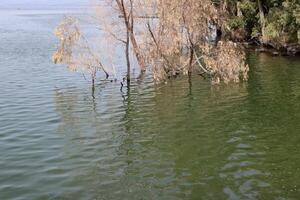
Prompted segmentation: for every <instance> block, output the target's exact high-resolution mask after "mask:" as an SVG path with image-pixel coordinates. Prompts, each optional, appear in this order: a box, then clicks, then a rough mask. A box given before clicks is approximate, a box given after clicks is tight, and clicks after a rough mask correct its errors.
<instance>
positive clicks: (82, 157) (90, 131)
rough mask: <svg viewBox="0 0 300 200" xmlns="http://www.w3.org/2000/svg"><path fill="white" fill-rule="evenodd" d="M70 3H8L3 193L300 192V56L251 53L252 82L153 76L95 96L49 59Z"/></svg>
mask: <svg viewBox="0 0 300 200" xmlns="http://www.w3.org/2000/svg"><path fill="white" fill-rule="evenodd" d="M67 11H68V12H69V10H67ZM65 12H66V11H59V12H58V11H53V10H51V11H45V10H43V11H41V10H39V11H28V10H27V11H26V12H25V13H24V12H21V11H9V12H8V11H1V12H0V152H1V156H0V199H1V200H6V199H18V200H21V199H26V200H27V199H108V200H112V199H128V200H134V199H139V200H140V199H147V200H148V199H153V200H154V199H155V200H157V199H164V200H167V199H170V200H175V199H195V200H198V199H205V200H207V199H278V200H282V199H299V196H300V60H299V58H298V59H297V58H291V57H286V58H284V57H269V56H267V55H265V54H255V53H249V56H248V57H249V58H248V60H249V64H250V68H251V71H250V79H249V82H248V83H244V84H229V85H219V86H211V85H210V84H209V82H208V81H205V80H203V79H202V78H201V77H193V79H192V81H191V82H189V81H188V80H187V79H186V78H181V79H178V80H175V81H172V82H169V83H168V84H166V85H154V83H153V82H152V81H151V79H149V78H146V79H145V80H144V81H142V82H137V81H133V85H132V87H131V88H130V90H127V89H126V88H124V89H123V91H122V92H121V91H120V84H119V83H118V82H116V83H108V84H104V83H101V84H99V85H98V86H97V88H96V93H95V99H93V98H92V97H91V92H90V91H91V88H90V83H88V82H87V81H86V80H85V79H84V78H83V77H82V76H81V74H76V73H71V72H68V71H67V70H66V68H64V67H60V66H55V65H53V64H52V63H51V54H52V52H53V51H54V50H55V44H56V39H55V38H54V36H53V34H52V32H53V28H54V27H55V25H56V24H57V23H58V22H59V20H60V19H61V18H62V16H63V14H64V13H65ZM121 65H122V63H120V66H121ZM135 75H136V76H137V74H135Z"/></svg>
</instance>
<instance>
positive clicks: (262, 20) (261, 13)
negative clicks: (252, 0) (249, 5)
mask: <svg viewBox="0 0 300 200" xmlns="http://www.w3.org/2000/svg"><path fill="white" fill-rule="evenodd" d="M257 4H258V9H259V19H260V25H261V34H262V38H261V42H262V43H265V42H267V38H266V31H265V28H266V19H265V14H264V10H263V6H262V3H261V1H260V0H257Z"/></svg>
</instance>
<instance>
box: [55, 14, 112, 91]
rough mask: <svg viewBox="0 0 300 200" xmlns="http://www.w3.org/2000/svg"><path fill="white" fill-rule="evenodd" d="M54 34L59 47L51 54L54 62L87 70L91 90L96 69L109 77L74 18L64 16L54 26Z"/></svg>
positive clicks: (71, 68)
mask: <svg viewBox="0 0 300 200" xmlns="http://www.w3.org/2000/svg"><path fill="white" fill-rule="evenodd" d="M55 35H56V37H57V38H58V39H59V47H58V48H57V50H56V52H55V53H54V54H53V56H52V60H53V62H54V63H55V64H65V65H67V66H68V68H69V69H70V70H71V71H82V72H88V73H89V74H90V76H91V80H92V86H93V87H92V88H93V91H94V86H95V79H96V75H97V72H98V71H103V72H104V73H105V75H106V77H107V78H108V77H109V73H108V70H107V69H106V68H105V67H104V65H103V64H102V62H101V60H100V58H99V57H98V56H97V55H96V54H95V52H94V51H92V49H91V48H90V46H89V43H88V41H87V39H86V38H85V37H84V35H83V34H82V33H81V31H80V28H79V26H78V21H77V20H76V19H75V18H73V17H65V19H64V20H63V21H62V22H61V24H60V25H59V26H58V27H57V28H56V30H55Z"/></svg>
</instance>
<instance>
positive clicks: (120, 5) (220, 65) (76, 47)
mask: <svg viewBox="0 0 300 200" xmlns="http://www.w3.org/2000/svg"><path fill="white" fill-rule="evenodd" d="M107 6H108V7H107ZM98 7H100V9H98V10H97V15H98V16H100V18H96V19H97V20H98V21H97V20H96V23H97V22H98V25H99V26H100V28H101V30H102V31H103V32H106V33H108V34H106V37H110V38H114V39H115V40H116V41H121V42H122V43H123V44H125V54H124V55H125V58H126V60H127V62H126V63H127V81H128V82H129V81H130V69H131V65H130V56H129V55H130V54H132V55H134V56H135V58H136V60H137V63H138V65H139V66H140V69H141V71H142V72H143V71H145V70H146V67H147V68H148V69H150V71H151V72H152V74H153V78H154V80H156V81H158V82H160V81H166V80H167V79H169V78H172V77H176V76H178V75H181V74H189V75H191V74H192V73H193V72H196V73H197V74H198V73H201V74H206V76H207V77H210V78H211V80H212V82H213V83H219V82H222V81H223V82H225V83H228V82H231V81H232V82H238V81H240V80H247V73H248V66H247V65H246V63H245V54H244V53H243V50H242V49H241V48H239V47H238V46H237V45H236V44H234V43H232V42H229V41H222V42H219V43H217V44H211V42H210V41H209V40H208V39H207V38H208V37H209V34H210V32H209V27H210V25H211V24H216V25H217V26H220V27H221V26H223V24H222V22H223V21H224V20H223V15H220V13H219V11H218V9H217V8H216V6H215V5H214V4H213V3H212V2H211V1H210V0H202V1H199V0H184V1H178V0H169V1H162V0H106V4H105V5H103V3H102V2H101V3H100V4H99V5H98ZM107 9H108V10H110V15H105V14H104V13H107V12H105V10H107ZM119 30H121V31H119ZM56 35H57V37H58V38H59V39H60V46H59V48H58V50H57V52H56V53H55V54H54V61H55V63H63V64H67V65H68V66H70V67H71V68H75V69H77V68H78V67H79V66H81V67H83V68H85V69H88V70H89V72H90V74H91V76H92V80H94V79H95V76H96V72H97V71H99V70H102V71H104V72H105V73H106V74H107V75H108V73H107V70H106V69H105V67H104V66H103V64H102V63H101V62H100V58H98V57H97V56H96V55H95V54H94V53H93V52H92V51H91V49H90V48H89V46H88V43H87V40H86V39H85V38H84V37H83V35H82V34H81V33H80V31H79V28H78V25H77V22H76V20H74V18H66V19H65V21H64V22H63V23H62V24H61V25H60V26H59V27H58V28H57V31H56ZM81 58H83V59H81ZM93 82H94V81H93Z"/></svg>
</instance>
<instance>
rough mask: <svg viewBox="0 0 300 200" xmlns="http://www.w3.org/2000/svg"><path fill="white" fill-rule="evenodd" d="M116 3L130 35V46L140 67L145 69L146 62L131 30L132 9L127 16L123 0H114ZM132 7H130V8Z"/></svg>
mask: <svg viewBox="0 0 300 200" xmlns="http://www.w3.org/2000/svg"><path fill="white" fill-rule="evenodd" d="M116 2H117V5H118V7H119V10H120V11H121V12H122V14H123V16H124V23H125V26H126V29H127V31H128V32H129V37H130V41H131V44H132V48H133V51H134V54H135V56H136V59H137V61H138V63H139V65H140V68H141V70H142V71H145V70H146V64H145V61H144V59H143V58H142V55H141V53H140V49H139V46H138V44H137V41H136V38H135V35H134V32H133V16H132V11H131V15H130V16H128V14H127V11H126V8H125V5H124V0H116ZM130 6H131V7H132V6H133V5H132V1H130ZM131 9H132V8H131Z"/></svg>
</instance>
